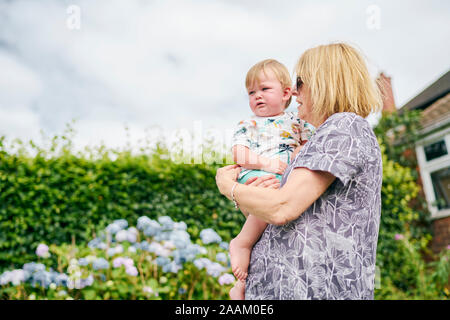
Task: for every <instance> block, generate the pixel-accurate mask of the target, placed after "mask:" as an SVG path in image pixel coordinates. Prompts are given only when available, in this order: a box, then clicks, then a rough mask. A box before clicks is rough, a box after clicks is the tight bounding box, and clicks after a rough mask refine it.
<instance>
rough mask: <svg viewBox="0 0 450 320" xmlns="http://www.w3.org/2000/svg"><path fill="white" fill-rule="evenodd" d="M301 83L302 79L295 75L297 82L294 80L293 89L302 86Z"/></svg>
mask: <svg viewBox="0 0 450 320" xmlns="http://www.w3.org/2000/svg"><path fill="white" fill-rule="evenodd" d="M302 85H303V80H302V78H300V77H297V82H296V84H295V89H296V90H298V89H300V88H301V87H302Z"/></svg>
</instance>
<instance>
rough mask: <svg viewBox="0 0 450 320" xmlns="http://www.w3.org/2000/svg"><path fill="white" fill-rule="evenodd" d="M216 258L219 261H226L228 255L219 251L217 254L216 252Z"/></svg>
mask: <svg viewBox="0 0 450 320" xmlns="http://www.w3.org/2000/svg"><path fill="white" fill-rule="evenodd" d="M216 260H217V261H219V262H223V263H227V262H228V256H227V255H226V254H225V253H224V252H219V253H218V254H216Z"/></svg>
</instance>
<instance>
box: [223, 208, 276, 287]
mask: <svg viewBox="0 0 450 320" xmlns="http://www.w3.org/2000/svg"><path fill="white" fill-rule="evenodd" d="M266 227H267V223H265V222H264V221H262V220H260V219H258V218H256V217H254V216H252V215H249V216H248V218H247V221H245V224H244V226H243V227H242V230H241V232H240V233H239V234H238V235H237V237H236V238H234V239H233V240H231V242H230V258H231V269H232V270H233V273H234V275H235V277H236V278H238V279H239V280H245V278H247V269H248V265H249V263H250V254H251V252H252V248H253V245H254V244H255V243H256V241H258V239H259V238H260V237H261V235H262V233H263V232H264V230H265V229H266Z"/></svg>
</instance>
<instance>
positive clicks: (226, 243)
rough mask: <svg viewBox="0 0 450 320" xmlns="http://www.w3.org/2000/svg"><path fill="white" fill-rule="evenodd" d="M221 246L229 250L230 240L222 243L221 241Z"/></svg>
mask: <svg viewBox="0 0 450 320" xmlns="http://www.w3.org/2000/svg"><path fill="white" fill-rule="evenodd" d="M219 247H221V248H222V249H224V250H228V248H229V247H230V245H229V244H228V242H225V241H222V242H221V243H219Z"/></svg>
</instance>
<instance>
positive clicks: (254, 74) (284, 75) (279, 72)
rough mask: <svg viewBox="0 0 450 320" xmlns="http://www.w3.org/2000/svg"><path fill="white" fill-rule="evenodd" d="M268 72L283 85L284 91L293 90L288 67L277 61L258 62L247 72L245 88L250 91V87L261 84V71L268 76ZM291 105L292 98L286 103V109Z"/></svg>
mask: <svg viewBox="0 0 450 320" xmlns="http://www.w3.org/2000/svg"><path fill="white" fill-rule="evenodd" d="M266 70H271V71H272V72H273V73H274V74H275V77H276V78H277V80H278V81H280V83H281V87H282V89H283V90H284V89H286V88H291V86H292V80H291V75H290V74H289V71H288V69H287V68H286V66H285V65H284V64H282V63H280V62H278V61H277V60H275V59H266V60H263V61H260V62H258V63H257V64H255V65H254V66H253V67H251V68H250V70H248V72H247V77H246V78H245V87H246V88H247V90H249V88H250V86H252V85H253V84H255V83H256V82H259V81H260V79H259V75H260V74H261V71H262V72H263V73H264V74H265V75H266V76H267V73H266ZM290 103H291V98H289V100H288V101H286V104H285V108H287V107H288V106H289V104H290Z"/></svg>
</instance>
